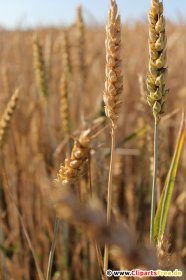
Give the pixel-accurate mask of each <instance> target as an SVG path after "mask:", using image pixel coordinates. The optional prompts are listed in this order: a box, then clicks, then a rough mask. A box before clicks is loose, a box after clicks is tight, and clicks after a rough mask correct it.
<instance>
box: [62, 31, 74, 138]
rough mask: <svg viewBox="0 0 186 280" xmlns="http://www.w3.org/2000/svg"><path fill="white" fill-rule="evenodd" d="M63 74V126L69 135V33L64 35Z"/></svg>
mask: <svg viewBox="0 0 186 280" xmlns="http://www.w3.org/2000/svg"><path fill="white" fill-rule="evenodd" d="M62 58H63V74H62V77H61V81H60V115H61V124H62V128H63V131H64V132H65V134H67V135H69V134H70V132H71V128H70V126H71V125H70V123H71V122H70V109H69V108H70V106H69V89H70V84H69V83H70V76H71V70H72V68H71V61H70V54H69V41H68V36H67V32H64V34H63V57H62Z"/></svg>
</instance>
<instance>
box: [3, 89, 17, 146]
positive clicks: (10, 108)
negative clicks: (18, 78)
mask: <svg viewBox="0 0 186 280" xmlns="http://www.w3.org/2000/svg"><path fill="white" fill-rule="evenodd" d="M18 100H19V90H18V89H17V90H16V91H15V93H14V94H13V95H12V97H11V99H10V101H9V103H8V105H7V107H6V109H5V111H4V113H3V116H2V117H1V120H0V148H1V149H2V147H3V144H4V143H5V138H6V135H7V132H8V128H9V125H10V122H11V120H12V117H13V114H14V112H15V110H16V107H17V103H18Z"/></svg>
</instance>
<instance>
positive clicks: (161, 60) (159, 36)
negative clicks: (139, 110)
mask: <svg viewBox="0 0 186 280" xmlns="http://www.w3.org/2000/svg"><path fill="white" fill-rule="evenodd" d="M166 41H167V39H166V34H165V18H164V16H163V3H162V2H159V0H152V6H151V10H150V12H149V53H150V62H149V72H150V73H149V75H148V77H147V88H148V91H149V95H148V96H147V100H148V103H149V105H150V106H151V107H152V110H153V115H154V117H155V119H159V118H160V115H161V114H162V113H164V108H165V100H166V96H167V94H168V93H169V90H168V89H166V72H167V69H166Z"/></svg>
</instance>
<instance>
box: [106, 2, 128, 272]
mask: <svg viewBox="0 0 186 280" xmlns="http://www.w3.org/2000/svg"><path fill="white" fill-rule="evenodd" d="M105 45H106V69H105V75H106V81H105V91H104V94H103V99H104V102H105V114H106V116H107V117H108V118H109V119H110V121H111V140H112V143H111V158H110V169H109V180H108V198H107V222H108V223H109V222H110V217H111V207H112V205H111V204H112V172H113V156H114V149H115V129H116V122H117V119H118V109H119V108H120V104H121V100H120V96H121V93H122V90H123V76H122V69H121V57H120V50H121V22H120V16H119V15H118V8H117V4H116V2H115V1H114V0H111V7H110V10H109V16H108V24H107V26H106V41H105ZM107 268H108V246H107V245H105V253H104V271H106V270H107Z"/></svg>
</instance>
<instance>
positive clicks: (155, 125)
mask: <svg viewBox="0 0 186 280" xmlns="http://www.w3.org/2000/svg"><path fill="white" fill-rule="evenodd" d="M157 173H158V120H157V118H155V122H154V167H153V180H152V198H151V218H150V241H151V243H153V242H154V240H153V236H154V217H155V210H156V193H157V184H156V181H157Z"/></svg>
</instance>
